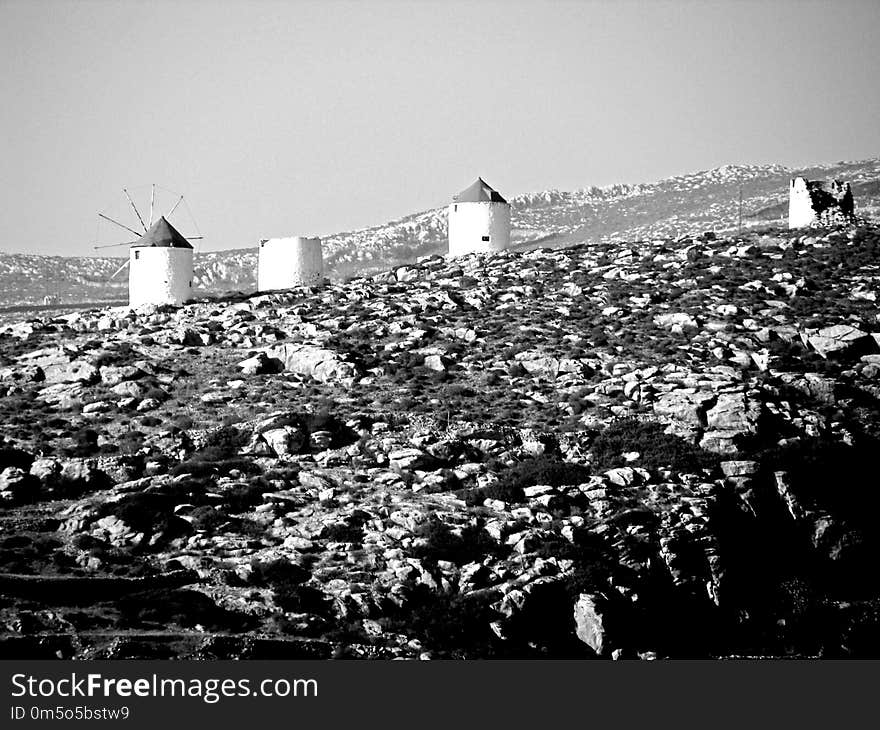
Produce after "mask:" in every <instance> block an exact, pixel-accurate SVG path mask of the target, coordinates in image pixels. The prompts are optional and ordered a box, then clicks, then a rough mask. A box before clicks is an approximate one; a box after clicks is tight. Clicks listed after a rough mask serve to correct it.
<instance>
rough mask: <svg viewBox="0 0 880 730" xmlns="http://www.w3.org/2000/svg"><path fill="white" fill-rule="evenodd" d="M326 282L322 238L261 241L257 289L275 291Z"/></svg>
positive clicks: (319, 284) (295, 237) (299, 237)
mask: <svg viewBox="0 0 880 730" xmlns="http://www.w3.org/2000/svg"><path fill="white" fill-rule="evenodd" d="M323 283H324V256H323V254H322V252H321V239H320V238H306V237H304V236H293V237H290V238H266V239H263V240H262V241H260V256H259V266H258V270H257V289H258V290H259V291H273V290H276V289H290V288H291V287H295V286H321V285H322V284H323Z"/></svg>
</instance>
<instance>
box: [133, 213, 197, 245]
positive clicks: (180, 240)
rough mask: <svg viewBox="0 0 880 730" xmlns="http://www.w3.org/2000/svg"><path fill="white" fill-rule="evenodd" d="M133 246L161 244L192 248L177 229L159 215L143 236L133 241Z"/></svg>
mask: <svg viewBox="0 0 880 730" xmlns="http://www.w3.org/2000/svg"><path fill="white" fill-rule="evenodd" d="M134 245H135V246H161V247H163V248H192V245H191V244H190V242H189V241H187V240H186V239H185V238H184V237H183V236H182V235H180V233H179V232H178V230H177V229H176V228H175V227H174V226H172V225H171V224H170V223H169V222H168V221H167V220H165V216H164V215H163V216H161V217H160V218H159V220H157V221H156V222H155V223H154V224H153V225H151V226H150V230H148V231H147V232H146V233H145V234H144V235H143V236H141V237H140V238H139V239H138V240H137V241H135V243H134Z"/></svg>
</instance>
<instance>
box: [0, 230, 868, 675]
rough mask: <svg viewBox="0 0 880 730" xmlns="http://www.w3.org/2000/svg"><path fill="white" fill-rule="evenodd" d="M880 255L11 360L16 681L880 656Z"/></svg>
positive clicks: (655, 270) (766, 259)
mask: <svg viewBox="0 0 880 730" xmlns="http://www.w3.org/2000/svg"><path fill="white" fill-rule="evenodd" d="M878 282H880V227H878V226H876V225H862V226H860V227H855V228H849V229H840V230H816V231H807V232H804V231H793V232H789V231H788V230H771V231H765V232H763V233H757V232H751V233H747V234H744V235H742V236H738V237H716V236H715V235H714V234H706V235H703V236H697V237H689V236H682V237H678V238H655V239H648V240H639V241H631V242H629V243H616V242H608V241H605V242H601V241H599V242H594V243H584V244H580V245H577V246H574V247H570V248H566V249H562V250H551V249H549V248H542V249H537V250H533V251H530V252H527V253H517V252H505V253H500V254H496V255H492V256H478V255H473V256H469V257H464V258H461V259H456V260H446V259H444V258H442V257H440V256H431V257H426V258H422V259H420V260H418V262H416V263H414V264H411V265H406V266H401V267H397V268H395V269H393V270H391V271H387V272H383V273H380V274H377V275H374V276H370V277H365V278H358V279H353V280H351V281H349V282H348V283H345V284H334V285H332V286H330V287H328V288H325V289H323V290H320V291H318V290H305V289H303V290H292V291H290V292H284V293H279V294H273V295H262V296H244V295H242V296H234V297H227V298H225V299H213V300H202V301H199V302H196V303H193V304H191V305H187V306H185V307H181V308H179V309H170V308H169V309H159V310H155V309H152V310H140V311H131V310H128V309H127V308H113V309H100V310H89V311H79V312H75V313H72V314H67V315H61V316H46V317H44V318H42V319H35V320H31V321H26V322H20V323H16V324H13V325H8V326H6V327H4V328H2V329H0V433H2V434H4V441H3V443H2V446H0V500H2V505H3V506H2V511H0V561H2V565H0V653H2V654H3V655H4V656H6V657H12V656H26V657H56V656H57V657H83V658H86V657H88V658H99V657H203V658H211V657H245V658H246V657H316V658H323V657H434V658H436V657H534V656H542V657H589V656H599V657H643V658H652V657H691V656H709V657H728V656H824V657H864V656H875V657H876V656H878V655H880V585H878V583H877V579H876V577H875V576H876V570H875V566H876V560H877V557H878V547H880V543H878V536H877V531H876V529H874V524H873V523H874V518H875V515H876V514H877V506H878V504H877V502H878V495H877V492H876V476H875V474H874V471H875V467H874V465H875V458H874V456H875V454H876V447H877V445H878V437H880V410H878V401H877V398H878V397H880V344H878V343H880V321H878V316H877V308H876V298H877V293H878V289H880V284H878Z"/></svg>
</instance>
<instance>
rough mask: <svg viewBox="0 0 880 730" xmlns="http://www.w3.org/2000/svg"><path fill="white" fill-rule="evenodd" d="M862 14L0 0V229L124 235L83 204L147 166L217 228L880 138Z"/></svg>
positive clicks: (839, 156) (871, 15) (846, 153)
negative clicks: (472, 188)
mask: <svg viewBox="0 0 880 730" xmlns="http://www.w3.org/2000/svg"><path fill="white" fill-rule="evenodd" d="M878 33H880V2H877V0H849V1H847V0H833V1H822V2H817V1H816V2H814V1H813V0H793V1H789V0H761V1H754V2H753V1H752V0H741V1H735V0H729V1H728V2H712V1H710V0H704V1H697V0H677V1H674V0H668V1H667V0H641V1H639V2H632V1H630V2H628V1H626V0H622V1H621V0H617V1H614V2H612V1H611V0H595V1H589V0H582V1H574V0H568V1H563V2H554V1H552V0H545V1H542V2H540V1H538V0H507V1H506V2H494V1H491V0H466V1H465V2H458V1H456V0H438V1H436V2H434V1H433V0H410V1H408V2H404V1H403V0H372V1H370V2H366V1H356V2H343V1H341V0H320V1H319V2H309V1H307V0H301V1H297V0H287V1H285V2H271V1H269V0H247V1H241V2H237V1H233V0H203V1H202V0H198V1H197V0H159V1H156V2H149V1H148V0H142V1H138V2H128V1H126V0H114V1H112V2H111V0H103V1H100V2H95V1H91V0H77V1H76V2H72V1H70V0H68V1H65V2H61V1H50V0H26V1H25V2H20V1H19V0H0V67H2V69H3V72H2V74H0V95H2V96H0V98H2V99H3V103H2V104H0V132H2V139H3V140H4V141H5V144H4V145H3V153H2V163H0V200H2V201H3V207H4V210H5V214H6V215H5V219H6V224H5V225H4V233H3V235H2V236H0V251H3V252H22V253H41V254H52V255H91V254H93V253H94V250H93V246H94V244H95V242H96V236H97V238H98V239H99V241H100V242H102V243H105V242H107V241H113V242H122V241H125V240H130V238H131V236H129V235H128V234H126V232H125V231H120V233H121V234H122V235H121V237H117V232H116V231H114V230H113V226H112V225H111V224H103V223H102V224H101V225H98V220H99V219H98V218H97V213H98V212H99V211H104V212H109V213H110V214H111V215H116V216H117V217H118V216H122V215H125V214H129V215H133V214H131V211H130V209H128V208H127V205H128V204H127V202H126V201H125V198H124V197H123V193H122V189H123V188H131V189H132V191H138V195H140V197H139V198H136V200H140V201H141V202H140V206H139V207H141V208H143V207H144V206H145V205H147V204H146V203H144V201H148V200H149V191H150V185H151V184H152V183H156V184H158V185H159V186H162V188H161V189H162V190H167V191H174V192H175V193H180V194H183V195H185V200H186V203H187V204H188V205H189V212H191V216H188V217H187V218H184V219H183V223H186V224H187V225H185V226H184V227H185V228H187V230H182V232H183V233H184V234H185V235H191V234H192V233H193V230H194V229H196V228H197V229H198V230H199V232H201V233H202V234H203V235H204V236H205V239H204V240H203V241H202V242H201V249H202V250H218V249H225V248H244V247H250V246H256V245H257V242H258V241H259V239H260V238H268V237H272V236H285V235H329V234H332V233H336V232H341V231H347V230H352V229H355V228H364V227H368V226H371V225H377V224H381V223H384V222H386V221H389V220H392V219H394V218H399V217H402V216H405V215H408V214H410V213H414V212H417V211H421V210H426V209H429V208H434V207H438V206H441V205H445V204H447V203H448V202H449V200H450V199H451V196H452V195H453V194H454V193H456V192H458V191H459V190H461V189H463V188H464V187H466V186H467V185H469V184H470V183H471V182H472V181H473V180H474V178H476V177H477V176H478V175H479V176H482V177H483V178H484V179H485V180H487V181H488V182H489V183H490V184H491V185H492V186H493V187H495V188H496V189H498V190H499V191H500V192H501V193H502V194H503V195H505V197H508V198H509V197H512V196H515V195H518V194H520V193H525V192H530V191H537V190H544V189H548V188H557V189H562V190H572V189H576V188H582V187H587V186H590V185H605V184H610V183H615V182H631V183H635V182H651V181H654V180H658V179H661V178H663V177H668V176H671V175H676V174H682V173H687V172H693V171H696V170H703V169H709V168H712V167H716V166H719V165H723V164H765V163H781V164H785V165H790V166H797V165H804V164H809V163H817V162H836V161H839V160H860V159H866V158H870V157H876V156H878V155H880V124H878V120H880V53H878V52H877V50H876V38H877V36H878ZM133 195H134V192H133ZM169 195H171V194H170V193H169ZM169 199H176V198H175V197H174V196H173V195H172V197H171V198H169ZM164 204H165V205H166V206H167V205H168V204H167V202H165V203H164ZM160 207H161V206H159V205H158V204H157V208H156V209H157V212H159V211H160ZM164 210H167V207H166V208H164ZM184 210H185V209H184V208H183V207H181V208H180V209H179V211H178V213H183V212H184ZM133 220H134V219H133V217H130V218H128V219H126V222H128V223H132V222H133ZM189 223H191V224H192V226H193V228H192V229H190V228H189ZM111 252H112V249H111Z"/></svg>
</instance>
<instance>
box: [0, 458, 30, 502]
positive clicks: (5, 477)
mask: <svg viewBox="0 0 880 730" xmlns="http://www.w3.org/2000/svg"><path fill="white" fill-rule="evenodd" d="M39 488H40V482H39V481H38V480H37V479H36V478H35V477H33V476H31V475H30V474H28V473H27V472H26V471H25V470H24V469H19V468H18V467H17V466H9V467H6V468H5V469H4V470H3V471H2V472H0V502H11V503H20V502H28V501H31V500H32V499H33V498H35V497H36V495H37V494H38V492H39Z"/></svg>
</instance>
